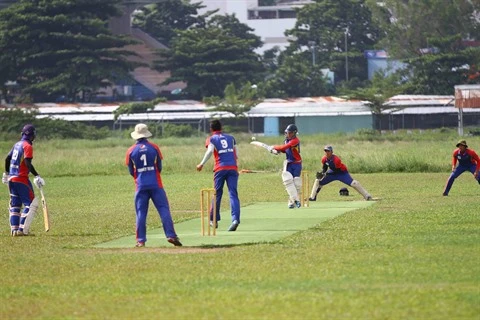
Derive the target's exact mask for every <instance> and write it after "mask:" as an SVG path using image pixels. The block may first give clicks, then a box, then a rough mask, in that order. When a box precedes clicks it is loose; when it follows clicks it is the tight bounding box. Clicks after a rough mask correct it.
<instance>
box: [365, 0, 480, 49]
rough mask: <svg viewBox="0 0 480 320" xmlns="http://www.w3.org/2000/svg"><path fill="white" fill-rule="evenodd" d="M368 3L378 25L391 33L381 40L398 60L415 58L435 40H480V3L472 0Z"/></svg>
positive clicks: (410, 0)
mask: <svg viewBox="0 0 480 320" xmlns="http://www.w3.org/2000/svg"><path fill="white" fill-rule="evenodd" d="M378 3H379V2H378V1H376V0H369V1H368V5H369V7H370V8H371V10H372V11H373V12H374V13H375V15H374V16H375V22H376V23H377V24H378V25H379V26H380V27H381V28H382V29H383V30H385V32H386V33H387V34H388V37H384V38H383V39H382V41H381V45H382V47H383V48H384V49H386V50H388V52H389V55H390V56H393V57H395V58H412V57H414V56H418V55H419V50H420V49H423V48H431V47H432V45H433V43H432V42H430V41H429V39H432V38H444V37H448V36H454V35H460V36H461V38H463V39H477V40H478V39H479V38H480V21H479V20H478V12H480V2H478V1H472V0H455V1H444V0H424V1H416V0H403V1H398V0H385V1H382V4H381V6H379V5H378Z"/></svg>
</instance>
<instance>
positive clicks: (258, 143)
mask: <svg viewBox="0 0 480 320" xmlns="http://www.w3.org/2000/svg"><path fill="white" fill-rule="evenodd" d="M250 144H253V145H254V146H257V147H261V148H264V149H266V150H268V149H269V148H270V146H269V145H268V144H266V143H263V142H260V141H252V142H250ZM272 154H274V155H277V156H278V151H277V150H272Z"/></svg>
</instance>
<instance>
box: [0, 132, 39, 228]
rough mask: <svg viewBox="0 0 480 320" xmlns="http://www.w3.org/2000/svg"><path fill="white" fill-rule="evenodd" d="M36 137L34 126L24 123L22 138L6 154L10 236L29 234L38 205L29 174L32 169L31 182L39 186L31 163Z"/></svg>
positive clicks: (4, 174) (4, 178)
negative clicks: (32, 176)
mask: <svg viewBox="0 0 480 320" xmlns="http://www.w3.org/2000/svg"><path fill="white" fill-rule="evenodd" d="M35 137H36V130H35V127H34V126H33V125H31V124H27V125H25V126H24V127H23V129H22V138H21V140H20V141H18V142H17V143H15V145H14V146H13V148H12V149H11V150H10V152H9V153H8V155H7V157H6V158H5V172H4V173H3V176H2V182H3V183H4V184H8V188H9V191H10V206H9V211H10V230H11V235H12V236H13V237H18V236H26V235H28V234H29V231H30V225H31V224H32V221H33V218H34V216H35V213H36V211H37V208H38V198H37V197H35V193H34V192H33V187H32V183H31V182H30V180H29V178H28V175H29V174H30V173H32V174H33V175H34V176H35V179H34V180H33V183H34V184H35V185H36V186H37V187H38V188H41V187H43V186H44V185H45V181H44V180H43V179H42V177H40V175H39V174H38V172H37V171H36V170H35V167H34V166H33V164H32V159H33V140H35ZM22 204H23V211H22V212H21V209H22Z"/></svg>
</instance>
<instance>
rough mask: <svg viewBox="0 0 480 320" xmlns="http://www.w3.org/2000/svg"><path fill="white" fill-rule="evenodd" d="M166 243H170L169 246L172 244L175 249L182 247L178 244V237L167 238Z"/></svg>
mask: <svg viewBox="0 0 480 320" xmlns="http://www.w3.org/2000/svg"><path fill="white" fill-rule="evenodd" d="M167 241H168V242H170V243H171V244H173V245H174V246H175V247H181V246H182V243H181V242H180V239H178V237H175V238H168V239H167Z"/></svg>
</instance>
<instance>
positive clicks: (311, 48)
mask: <svg viewBox="0 0 480 320" xmlns="http://www.w3.org/2000/svg"><path fill="white" fill-rule="evenodd" d="M308 45H309V46H310V50H312V64H313V65H315V63H316V61H315V60H316V59H315V46H316V45H317V43H316V42H315V41H308Z"/></svg>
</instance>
